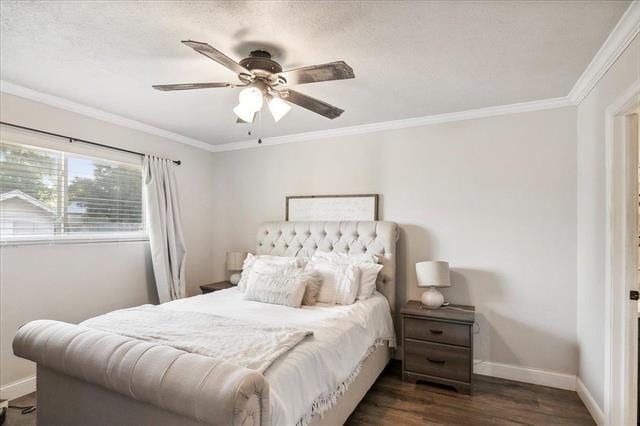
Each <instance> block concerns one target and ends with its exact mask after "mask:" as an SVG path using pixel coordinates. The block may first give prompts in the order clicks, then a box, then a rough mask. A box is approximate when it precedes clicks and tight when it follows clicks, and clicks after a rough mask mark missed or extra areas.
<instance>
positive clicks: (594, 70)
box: [568, 0, 640, 105]
mask: <svg viewBox="0 0 640 426" xmlns="http://www.w3.org/2000/svg"><path fill="white" fill-rule="evenodd" d="M639 32H640V1H637V0H636V1H633V2H632V3H631V5H629V7H628V8H627V10H626V11H625V12H624V14H623V15H622V17H621V18H620V20H619V21H618V23H617V24H616V26H615V27H614V28H613V30H612V31H611V33H610V34H609V36H608V37H607V39H606V40H605V41H604V43H603V44H602V46H601V47H600V49H599V50H598V52H597V53H596V55H595V56H594V57H593V59H592V60H591V62H590V63H589V65H588V66H587V68H586V69H585V70H584V72H583V73H582V75H581V76H580V77H579V78H578V81H576V83H575V84H574V85H573V88H572V89H571V91H570V92H569V95H568V98H569V99H571V101H572V102H573V103H575V104H576V105H577V104H579V103H580V102H582V100H583V99H584V98H585V97H586V96H587V95H588V94H589V92H591V90H593V88H594V87H595V86H596V84H598V81H600V79H601V78H602V77H603V76H604V75H605V74H606V73H607V71H609V68H611V66H612V65H613V64H614V63H615V62H616V60H617V59H618V58H619V57H620V55H622V52H624V50H625V49H626V48H627V47H628V46H629V44H631V42H632V41H633V39H634V38H635V37H636V36H637V35H638V33H639Z"/></svg>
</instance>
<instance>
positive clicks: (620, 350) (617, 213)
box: [604, 80, 640, 425]
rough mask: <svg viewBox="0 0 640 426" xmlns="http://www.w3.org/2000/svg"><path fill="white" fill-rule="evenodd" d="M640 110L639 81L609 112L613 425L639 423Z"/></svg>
mask: <svg viewBox="0 0 640 426" xmlns="http://www.w3.org/2000/svg"><path fill="white" fill-rule="evenodd" d="M639 106H640V80H636V82H635V83H634V84H632V85H631V86H630V87H629V88H628V89H627V90H625V91H624V93H623V94H622V95H621V96H620V97H619V98H618V99H617V100H616V102H614V103H613V104H612V105H610V106H609V107H608V108H607V110H606V113H605V114H606V117H605V123H606V127H605V128H606V140H605V160H606V212H607V215H606V221H607V223H606V252H605V376H604V378H605V382H604V386H605V388H604V404H605V407H604V417H605V424H608V425H635V424H636V410H637V387H636V386H637V382H636V380H637V371H636V370H637V356H638V354H637V344H638V335H637V327H636V326H635V322H637V321H638V319H637V317H638V312H637V303H636V302H633V301H631V300H630V299H629V291H630V290H631V289H637V282H636V281H637V275H636V274H637V268H638V265H637V249H638V239H637V217H638V151H637V149H638V148H637V137H636V139H635V141H634V140H633V138H632V137H631V132H630V130H631V129H630V127H629V121H630V119H629V117H628V114H630V113H631V112H632V111H633V110H634V109H636V108H638V107H639Z"/></svg>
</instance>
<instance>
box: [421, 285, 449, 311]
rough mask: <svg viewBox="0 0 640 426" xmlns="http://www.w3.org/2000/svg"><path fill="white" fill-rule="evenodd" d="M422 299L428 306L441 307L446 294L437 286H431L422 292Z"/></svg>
mask: <svg viewBox="0 0 640 426" xmlns="http://www.w3.org/2000/svg"><path fill="white" fill-rule="evenodd" d="M420 300H421V301H422V304H423V305H424V306H426V307H427V308H439V307H440V306H442V304H443V303H444V296H443V295H442V293H440V292H439V291H438V289H437V288H435V287H429V289H428V290H427V291H425V292H424V293H422V297H421V298H420Z"/></svg>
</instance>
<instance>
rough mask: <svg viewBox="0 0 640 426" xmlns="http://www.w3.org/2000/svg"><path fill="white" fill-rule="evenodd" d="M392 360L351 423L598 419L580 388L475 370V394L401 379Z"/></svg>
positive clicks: (513, 422) (553, 422) (544, 422)
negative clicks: (577, 390)
mask: <svg viewBox="0 0 640 426" xmlns="http://www.w3.org/2000/svg"><path fill="white" fill-rule="evenodd" d="M400 373H401V365H400V363H399V362H395V361H394V362H392V363H391V365H390V366H389V367H388V368H387V370H386V371H385V372H384V373H383V374H382V375H381V376H380V378H378V380H377V381H376V383H375V384H374V385H373V387H372V388H371V390H370V391H369V393H367V395H366V396H365V397H364V399H363V400H362V402H361V403H360V405H358V408H356V411H354V413H353V414H352V415H351V417H349V420H348V421H347V425H349V426H356V425H403V426H404V425H408V426H410V425H421V426H422V425H474V426H476V425H594V424H595V423H594V421H593V419H592V418H591V416H590V415H589V412H588V411H587V409H586V407H585V406H584V404H583V403H582V401H581V400H580V398H579V397H578V394H577V393H575V392H571V391H565V390H560V389H555V388H549V387H546V386H537V385H530V384H527V383H520V382H513V381H510V380H503V379H497V378H493V377H487V376H475V377H474V385H473V394H472V395H463V394H459V393H457V392H455V391H454V390H451V389H450V388H447V387H443V386H438V385H432V384H428V383H422V382H420V383H418V384H411V383H405V382H403V381H402V380H401V374H400Z"/></svg>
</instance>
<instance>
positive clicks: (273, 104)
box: [269, 97, 291, 123]
mask: <svg viewBox="0 0 640 426" xmlns="http://www.w3.org/2000/svg"><path fill="white" fill-rule="evenodd" d="M269 110H270V111H271V115H273V119H274V120H275V121H276V123H277V122H278V121H280V119H281V118H282V117H284V116H285V115H287V113H288V112H289V111H290V110H291V105H289V104H288V103H287V102H285V101H283V100H282V99H280V98H276V97H273V98H271V100H270V101H269Z"/></svg>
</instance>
